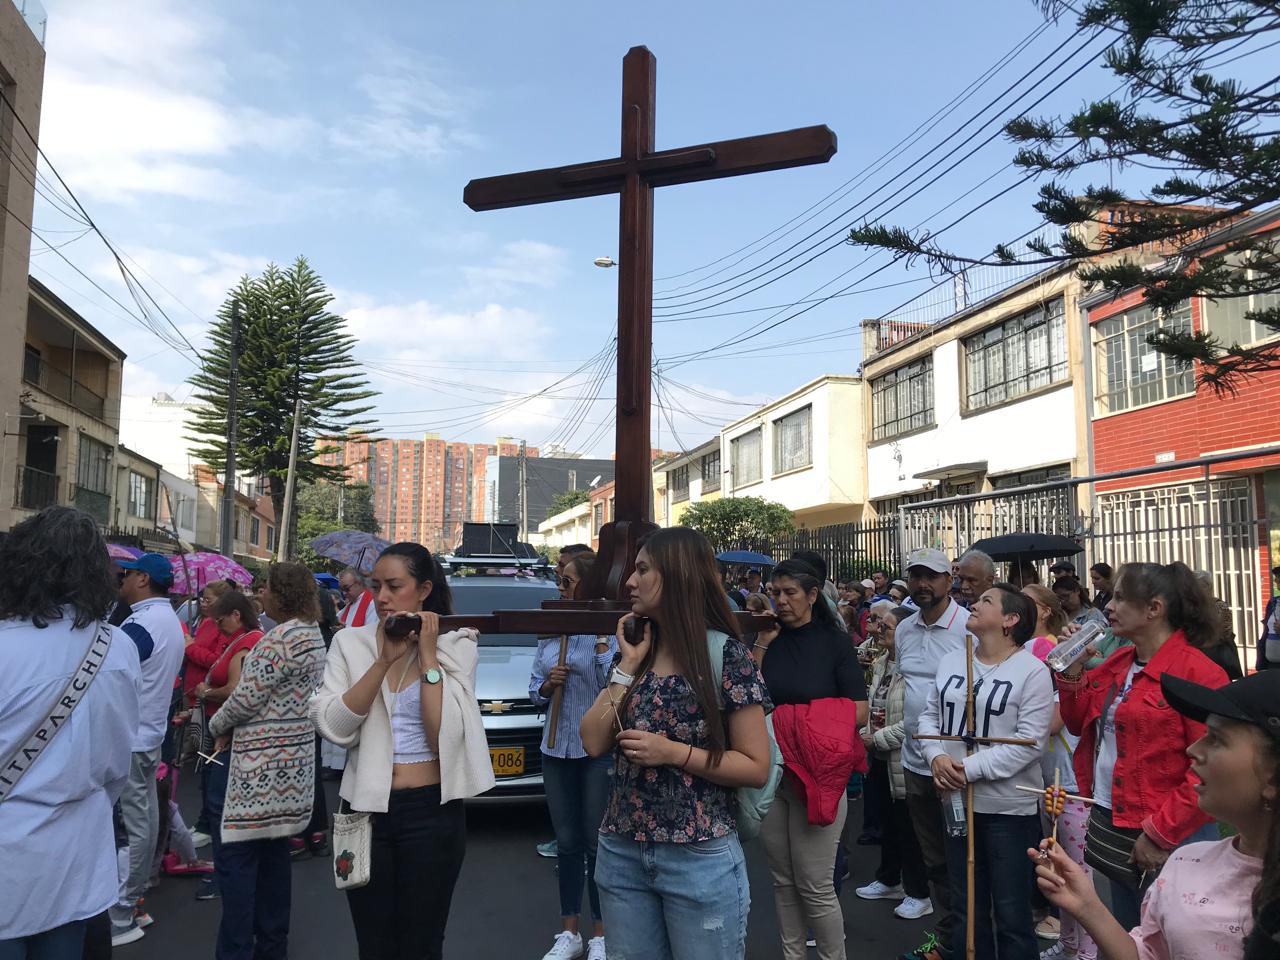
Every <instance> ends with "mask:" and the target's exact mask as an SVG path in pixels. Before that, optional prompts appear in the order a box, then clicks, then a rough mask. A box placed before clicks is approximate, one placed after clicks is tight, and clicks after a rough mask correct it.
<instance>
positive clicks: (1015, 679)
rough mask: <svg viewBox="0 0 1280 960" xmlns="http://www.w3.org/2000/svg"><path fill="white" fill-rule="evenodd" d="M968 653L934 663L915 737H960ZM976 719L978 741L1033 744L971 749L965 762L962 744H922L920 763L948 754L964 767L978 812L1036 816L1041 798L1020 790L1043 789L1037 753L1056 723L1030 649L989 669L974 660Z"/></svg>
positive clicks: (1044, 678)
mask: <svg viewBox="0 0 1280 960" xmlns="http://www.w3.org/2000/svg"><path fill="white" fill-rule="evenodd" d="M965 685H966V681H965V652H964V651H963V650H956V651H953V652H951V653H947V654H944V655H943V657H942V659H941V660H940V661H939V663H938V675H937V678H936V680H935V681H934V688H933V691H932V692H931V694H930V696H929V699H928V701H927V703H926V704H925V711H924V713H923V714H922V715H921V717H920V728H919V733H920V734H921V736H924V735H927V734H938V733H943V734H948V735H951V736H963V735H964V734H965V732H966V731H965V716H964V713H965V710H964V707H965ZM973 717H974V725H975V731H976V734H977V736H979V737H1006V738H1011V739H1017V740H1031V741H1033V745H1031V746H1016V745H1014V744H1004V743H994V744H984V743H979V744H977V745H976V747H975V749H974V752H973V754H972V755H971V756H967V757H966V756H965V745H964V744H963V743H961V742H960V741H957V740H921V741H920V747H921V749H922V750H923V751H924V756H925V760H926V762H927V763H929V764H930V765H932V764H933V761H934V759H935V758H936V757H940V756H942V754H944V753H945V754H948V755H949V756H951V757H952V758H953V759H955V760H960V761H961V762H962V763H963V764H964V769H965V775H966V776H967V777H968V778H969V780H970V781H972V782H973V809H974V812H975V813H998V814H1017V815H1025V814H1032V813H1035V812H1036V810H1037V809H1038V802H1039V801H1038V798H1037V797H1036V796H1035V794H1031V793H1024V792H1022V791H1020V790H1018V789H1017V787H1018V786H1019V785H1021V786H1025V787H1033V788H1035V789H1036V790H1037V791H1039V790H1042V789H1044V780H1043V777H1042V775H1041V771H1040V754H1041V752H1042V751H1043V749H1044V745H1045V741H1046V740H1047V739H1048V736H1049V723H1050V721H1051V720H1052V719H1053V681H1052V680H1051V679H1050V677H1049V668H1048V667H1046V666H1045V665H1044V664H1043V663H1041V662H1040V661H1039V660H1038V659H1036V657H1035V655H1034V654H1032V653H1031V651H1030V650H1027V649H1025V648H1023V649H1021V650H1018V651H1017V652H1016V653H1014V654H1013V655H1012V656H1011V657H1009V659H1008V660H1005V661H1004V662H1002V663H999V664H997V665H996V666H994V667H990V666H987V665H986V664H984V663H983V662H982V661H981V660H979V659H978V658H977V657H976V656H975V657H974V660H973Z"/></svg>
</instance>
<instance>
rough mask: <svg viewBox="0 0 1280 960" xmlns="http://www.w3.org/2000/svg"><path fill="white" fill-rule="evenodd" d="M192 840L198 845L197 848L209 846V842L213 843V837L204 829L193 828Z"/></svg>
mask: <svg viewBox="0 0 1280 960" xmlns="http://www.w3.org/2000/svg"><path fill="white" fill-rule="evenodd" d="M191 842H192V843H194V844H195V845H196V849H197V850H199V849H200V848H201V847H207V846H208V845H209V844H211V843H213V837H211V836H209V835H208V834H207V833H205V832H204V831H202V830H192V831H191Z"/></svg>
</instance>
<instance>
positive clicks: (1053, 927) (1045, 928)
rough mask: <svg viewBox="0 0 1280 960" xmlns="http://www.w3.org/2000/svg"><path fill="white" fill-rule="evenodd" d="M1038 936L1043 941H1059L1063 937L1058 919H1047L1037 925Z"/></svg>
mask: <svg viewBox="0 0 1280 960" xmlns="http://www.w3.org/2000/svg"><path fill="white" fill-rule="evenodd" d="M1036 936H1037V937H1039V938H1040V939H1041V940H1057V939H1058V938H1059V937H1060V936H1062V924H1061V923H1060V922H1059V920H1058V918H1057V917H1045V918H1044V919H1043V920H1041V921H1040V922H1039V923H1037V924H1036Z"/></svg>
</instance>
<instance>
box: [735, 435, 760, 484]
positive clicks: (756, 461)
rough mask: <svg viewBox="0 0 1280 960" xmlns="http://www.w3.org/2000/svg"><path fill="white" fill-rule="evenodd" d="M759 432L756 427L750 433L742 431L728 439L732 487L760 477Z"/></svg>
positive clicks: (755, 480)
mask: <svg viewBox="0 0 1280 960" xmlns="http://www.w3.org/2000/svg"><path fill="white" fill-rule="evenodd" d="M761 432H762V431H761V429H760V428H759V427H757V428H756V429H755V430H752V431H751V432H750V433H744V434H743V435H742V436H740V437H734V438H733V439H732V440H730V441H729V462H730V464H731V466H732V470H733V486H734V489H737V488H738V487H745V486H746V485H747V484H750V483H757V482H759V480H760V479H761V477H762V473H761V470H762V466H761V462H760V454H761V450H760V447H761V436H760V435H761Z"/></svg>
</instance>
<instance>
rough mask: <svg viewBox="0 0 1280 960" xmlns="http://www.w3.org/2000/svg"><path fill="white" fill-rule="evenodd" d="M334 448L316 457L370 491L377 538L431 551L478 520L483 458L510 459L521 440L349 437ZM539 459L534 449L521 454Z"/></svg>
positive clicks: (481, 504) (456, 537) (448, 543)
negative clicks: (341, 469)
mask: <svg viewBox="0 0 1280 960" xmlns="http://www.w3.org/2000/svg"><path fill="white" fill-rule="evenodd" d="M331 445H332V446H334V447H336V448H337V450H336V451H335V452H331V453H324V454H321V455H319V456H318V457H317V460H318V461H319V462H320V463H323V464H327V465H329V466H345V467H346V470H347V477H348V478H349V479H350V480H351V482H353V483H356V482H359V483H368V484H369V485H370V486H371V487H372V488H373V512H374V516H376V517H377V518H378V523H379V524H380V525H381V532H380V535H381V536H382V537H384V538H386V539H388V540H391V541H392V542H395V541H398V540H411V541H413V542H415V543H421V544H423V545H424V546H426V547H428V548H429V549H431V550H450V549H452V548H453V547H454V546H456V545H457V543H458V541H459V540H460V539H461V537H462V524H463V523H464V522H465V521H468V520H481V519H483V511H484V497H485V458H486V457H490V456H494V455H501V456H514V455H516V454H518V453H519V451H520V442H519V441H518V440H512V439H511V438H509V437H499V438H498V441H497V442H496V443H477V444H467V443H460V442H456V441H454V442H450V441H446V440H442V439H440V438H439V437H438V436H435V435H433V434H427V435H426V436H424V437H423V438H422V439H421V440H390V439H371V438H369V437H363V436H361V437H348V438H346V439H342V440H336V441H331ZM525 455H526V456H529V457H536V456H538V450H537V448H536V447H529V448H527V449H526V451H525Z"/></svg>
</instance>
